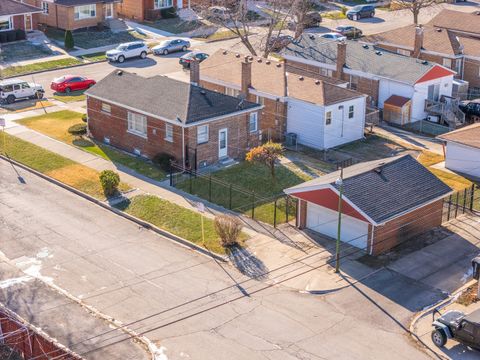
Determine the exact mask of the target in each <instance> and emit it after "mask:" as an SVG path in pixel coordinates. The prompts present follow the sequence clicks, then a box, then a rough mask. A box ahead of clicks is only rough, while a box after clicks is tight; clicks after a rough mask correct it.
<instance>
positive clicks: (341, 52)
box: [335, 41, 347, 79]
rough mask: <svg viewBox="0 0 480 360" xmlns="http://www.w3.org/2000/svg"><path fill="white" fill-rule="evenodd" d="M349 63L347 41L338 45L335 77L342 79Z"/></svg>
mask: <svg viewBox="0 0 480 360" xmlns="http://www.w3.org/2000/svg"><path fill="white" fill-rule="evenodd" d="M346 63H347V43H346V42H345V41H339V42H338V44H337V70H336V71H335V77H336V78H337V79H341V78H342V75H343V67H344V66H345V64H346Z"/></svg>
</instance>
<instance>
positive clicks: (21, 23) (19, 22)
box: [12, 15, 25, 30]
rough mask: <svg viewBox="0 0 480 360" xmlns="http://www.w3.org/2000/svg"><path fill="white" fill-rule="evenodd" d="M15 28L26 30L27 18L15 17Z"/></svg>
mask: <svg viewBox="0 0 480 360" xmlns="http://www.w3.org/2000/svg"><path fill="white" fill-rule="evenodd" d="M12 22H13V28H14V29H20V30H25V18H24V16H23V15H18V16H13V20H12Z"/></svg>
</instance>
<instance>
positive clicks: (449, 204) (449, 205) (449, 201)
mask: <svg viewBox="0 0 480 360" xmlns="http://www.w3.org/2000/svg"><path fill="white" fill-rule="evenodd" d="M451 206H452V195H450V196H449V197H448V213H447V221H450V208H451Z"/></svg>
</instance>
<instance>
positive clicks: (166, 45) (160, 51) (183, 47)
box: [152, 39, 190, 55]
mask: <svg viewBox="0 0 480 360" xmlns="http://www.w3.org/2000/svg"><path fill="white" fill-rule="evenodd" d="M189 47H190V42H188V41H187V40H183V39H172V40H165V41H162V42H161V43H160V44H159V45H156V46H154V47H153V48H152V51H153V54H154V55H168V54H170V53H173V52H177V51H187V49H188V48H189Z"/></svg>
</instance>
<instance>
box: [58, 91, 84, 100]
mask: <svg viewBox="0 0 480 360" xmlns="http://www.w3.org/2000/svg"><path fill="white" fill-rule="evenodd" d="M84 92H85V90H80V91H72V92H71V93H70V94H66V93H58V92H56V93H54V94H53V98H54V99H55V100H59V101H62V102H64V103H69V102H74V101H83V100H85V99H86V98H87V96H86V95H84V94H83V93H84Z"/></svg>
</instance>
